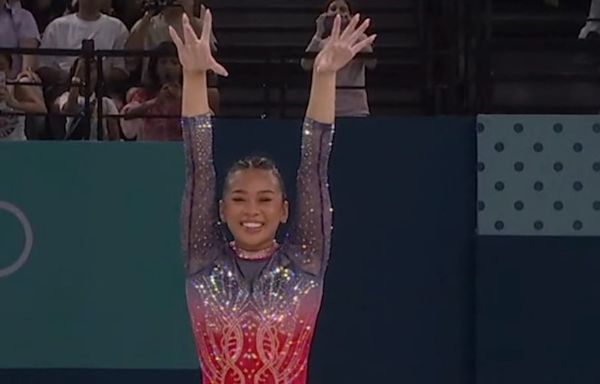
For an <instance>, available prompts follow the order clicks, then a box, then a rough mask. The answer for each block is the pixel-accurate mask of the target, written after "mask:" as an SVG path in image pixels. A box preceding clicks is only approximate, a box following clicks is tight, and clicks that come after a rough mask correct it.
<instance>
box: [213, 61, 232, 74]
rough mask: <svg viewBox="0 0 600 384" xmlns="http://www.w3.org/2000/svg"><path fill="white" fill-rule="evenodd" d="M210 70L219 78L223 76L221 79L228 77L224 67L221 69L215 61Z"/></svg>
mask: <svg viewBox="0 0 600 384" xmlns="http://www.w3.org/2000/svg"><path fill="white" fill-rule="evenodd" d="M211 69H212V70H213V72H214V73H216V74H217V75H219V76H223V77H227V76H229V72H227V70H226V69H225V67H223V66H222V65H221V64H219V63H217V62H216V61H215V62H214V64H213V66H212V68H211Z"/></svg>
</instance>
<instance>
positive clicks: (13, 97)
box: [0, 53, 46, 141]
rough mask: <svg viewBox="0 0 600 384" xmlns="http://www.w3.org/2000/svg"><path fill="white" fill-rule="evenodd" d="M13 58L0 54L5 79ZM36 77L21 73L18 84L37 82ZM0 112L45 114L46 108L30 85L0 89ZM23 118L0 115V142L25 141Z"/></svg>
mask: <svg viewBox="0 0 600 384" xmlns="http://www.w3.org/2000/svg"><path fill="white" fill-rule="evenodd" d="M12 60H13V57H12V56H11V55H9V54H1V53H0V72H1V73H2V74H3V76H4V77H5V79H8V78H9V73H10V69H11V67H12V64H13V63H12ZM37 80H38V79H37V76H36V75H35V74H34V73H33V72H31V71H25V72H23V73H22V74H21V75H20V76H19V77H18V78H17V82H18V83H29V82H35V81H37ZM0 111H1V112H7V113H14V112H17V113H46V106H45V105H44V101H43V99H42V97H41V91H39V89H37V91H36V87H34V86H30V85H21V84H17V85H7V86H6V87H0ZM26 139H27V138H26V135H25V116H23V115H20V116H19V115H2V114H0V141H3V140H8V141H22V140H26Z"/></svg>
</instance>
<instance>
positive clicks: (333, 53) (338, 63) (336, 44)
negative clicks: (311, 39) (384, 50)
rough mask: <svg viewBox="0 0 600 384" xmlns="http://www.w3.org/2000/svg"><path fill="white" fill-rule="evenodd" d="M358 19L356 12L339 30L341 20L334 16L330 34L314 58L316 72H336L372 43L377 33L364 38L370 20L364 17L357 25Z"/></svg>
mask: <svg viewBox="0 0 600 384" xmlns="http://www.w3.org/2000/svg"><path fill="white" fill-rule="evenodd" d="M359 21H360V15H359V14H356V15H355V16H354V17H353V18H352V20H351V21H350V23H349V24H348V26H347V27H346V29H345V30H344V31H343V32H341V24H342V20H341V18H340V16H339V15H338V16H336V18H335V20H334V22H333V29H332V31H331V36H330V37H329V38H328V39H327V41H326V43H325V45H324V46H323V48H322V49H321V51H320V52H319V54H318V55H317V58H316V59H315V62H314V69H315V71H316V73H318V74H331V73H336V72H337V71H339V70H340V69H342V68H343V67H344V66H346V64H348V63H349V62H350V60H352V59H353V58H354V56H356V54H357V53H359V52H360V51H362V50H363V49H364V48H365V47H367V46H369V45H371V44H373V41H375V39H376V38H377V35H371V36H369V37H367V38H364V32H365V31H366V30H367V28H369V25H370V23H371V20H370V19H366V20H365V21H363V22H362V24H361V25H360V26H358V22H359ZM357 26H358V28H357Z"/></svg>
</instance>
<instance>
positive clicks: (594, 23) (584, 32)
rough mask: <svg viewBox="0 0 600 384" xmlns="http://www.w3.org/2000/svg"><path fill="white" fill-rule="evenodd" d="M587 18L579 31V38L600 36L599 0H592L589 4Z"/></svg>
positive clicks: (596, 37)
mask: <svg viewBox="0 0 600 384" xmlns="http://www.w3.org/2000/svg"><path fill="white" fill-rule="evenodd" d="M588 19H595V20H588V21H587V22H586V23H585V25H584V26H583V28H582V29H581V32H579V38H580V39H598V38H599V37H600V0H592V3H591V5H590V13H589V16H588Z"/></svg>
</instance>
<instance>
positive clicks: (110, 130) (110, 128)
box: [55, 58, 120, 141]
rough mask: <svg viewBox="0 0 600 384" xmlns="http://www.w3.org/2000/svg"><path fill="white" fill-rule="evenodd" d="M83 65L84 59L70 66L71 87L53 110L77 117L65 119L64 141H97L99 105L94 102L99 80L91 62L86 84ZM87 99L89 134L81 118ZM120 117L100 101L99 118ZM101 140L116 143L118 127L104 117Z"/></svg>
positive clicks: (109, 104) (106, 102)
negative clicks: (88, 101) (89, 111)
mask: <svg viewBox="0 0 600 384" xmlns="http://www.w3.org/2000/svg"><path fill="white" fill-rule="evenodd" d="M85 67H86V65H85V60H84V59H81V58H79V59H76V60H75V62H74V63H73V65H72V67H71V69H70V71H69V77H70V79H71V86H70V88H69V91H67V92H65V93H63V94H62V96H60V97H59V98H58V100H56V102H55V103H56V109H58V110H59V111H60V112H61V113H69V114H79V116H77V117H68V118H67V119H66V125H65V129H64V132H65V135H66V137H67V138H77V139H84V140H88V139H89V140H97V139H98V129H97V128H98V101H97V99H96V93H95V91H94V90H95V89H96V85H97V80H98V68H97V63H96V62H94V61H92V62H91V65H90V82H89V83H88V84H86V83H85V81H84V79H85V71H86V68H85ZM86 95H87V96H88V97H89V99H90V108H91V115H92V118H91V122H90V126H89V131H88V130H87V126H86V122H85V117H84V116H83V112H84V108H85V97H86ZM118 113H119V111H118V109H117V107H116V106H115V103H114V102H113V101H112V99H110V98H108V97H103V98H102V114H103V115H117V114H118ZM102 129H103V131H102V136H103V138H105V139H108V140H114V141H118V140H119V139H120V136H119V126H118V121H117V120H116V118H115V117H105V118H103V119H102Z"/></svg>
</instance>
